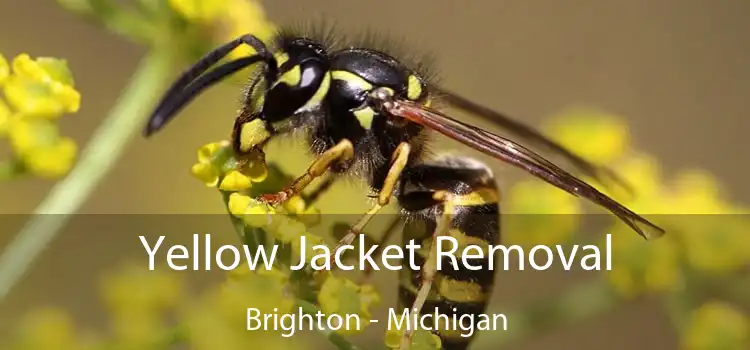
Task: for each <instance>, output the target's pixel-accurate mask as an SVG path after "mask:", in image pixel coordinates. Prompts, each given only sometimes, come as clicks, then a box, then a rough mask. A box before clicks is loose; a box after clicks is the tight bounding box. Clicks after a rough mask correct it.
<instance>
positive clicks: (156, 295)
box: [102, 265, 183, 313]
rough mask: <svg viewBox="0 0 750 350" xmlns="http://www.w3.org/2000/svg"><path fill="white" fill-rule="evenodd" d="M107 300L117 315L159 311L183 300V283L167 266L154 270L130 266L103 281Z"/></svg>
mask: <svg viewBox="0 0 750 350" xmlns="http://www.w3.org/2000/svg"><path fill="white" fill-rule="evenodd" d="M102 291H103V295H104V300H105V301H106V303H107V305H108V307H109V308H110V309H112V310H114V311H115V312H116V313H124V312H130V313H133V312H137V311H144V312H153V313H156V312H159V311H161V310H166V309H169V308H172V307H174V306H176V305H177V304H178V303H179V302H180V301H182V300H183V289H182V282H181V280H179V279H178V278H177V276H176V275H175V274H174V273H173V272H172V271H171V270H170V269H169V268H168V267H166V266H156V267H155V269H154V271H149V270H148V269H146V268H145V267H142V266H136V265H126V266H125V267H123V268H120V269H119V270H117V271H116V273H113V274H110V275H107V276H105V278H104V279H103V280H102Z"/></svg>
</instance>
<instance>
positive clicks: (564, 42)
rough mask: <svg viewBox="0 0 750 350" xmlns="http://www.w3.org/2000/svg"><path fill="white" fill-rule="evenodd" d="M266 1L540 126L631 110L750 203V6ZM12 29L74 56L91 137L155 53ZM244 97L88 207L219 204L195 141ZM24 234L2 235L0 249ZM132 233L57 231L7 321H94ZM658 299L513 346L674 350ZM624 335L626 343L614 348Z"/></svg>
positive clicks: (219, 129)
mask: <svg viewBox="0 0 750 350" xmlns="http://www.w3.org/2000/svg"><path fill="white" fill-rule="evenodd" d="M264 5H265V7H266V9H267V11H268V14H269V16H270V17H271V19H272V20H274V21H275V22H276V23H287V22H290V21H295V20H301V19H304V18H307V17H309V16H310V15H311V14H313V15H318V16H320V15H324V16H326V17H329V18H332V19H334V20H335V21H336V22H337V23H338V24H339V25H340V26H341V28H343V29H344V30H345V31H356V30H361V29H362V28H368V27H369V28H373V29H377V30H380V31H384V32H386V33H390V34H391V35H394V36H405V37H406V38H407V40H408V41H409V42H414V43H419V48H418V49H419V50H425V51H429V52H432V53H434V55H435V56H436V57H437V58H438V60H439V61H438V65H439V72H440V76H441V78H442V81H443V84H444V85H446V86H448V87H450V88H451V89H453V90H455V91H458V92H461V93H462V94H464V95H466V96H469V97H471V98H472V99H474V100H476V101H479V102H482V103H485V104H487V105H489V106H491V107H493V108H496V109H498V110H502V111H504V112H506V113H509V114H511V115H516V116H519V118H524V119H525V120H527V121H528V122H529V123H532V124H533V123H536V122H538V121H541V120H542V119H543V118H544V117H545V116H549V115H551V114H554V113H556V112H559V111H561V110H562V109H564V108H567V107H571V106H578V105H584V106H596V107H599V108H602V109H605V110H607V111H610V112H613V113H615V114H618V115H621V116H623V117H625V118H627V120H628V121H629V123H630V125H631V130H632V134H633V137H634V138H635V143H636V144H637V147H638V148H639V149H641V150H643V151H646V152H648V153H651V154H653V155H655V156H656V157H657V158H658V159H660V160H661V161H662V163H663V165H664V166H665V167H666V168H667V169H668V170H670V171H671V170H678V169H682V168H686V167H701V168H704V169H706V170H708V171H710V172H712V173H714V174H715V175H716V176H717V177H718V178H719V179H720V181H722V183H723V184H724V185H725V186H726V187H725V188H726V193H727V195H729V196H730V198H731V199H733V200H735V201H739V202H745V203H747V202H750V186H748V185H747V184H746V182H747V178H748V176H749V175H750V173H749V172H748V168H749V167H748V162H747V161H746V159H747V155H746V154H745V151H746V147H747V146H748V141H747V135H746V133H747V130H748V129H750V119H749V118H748V116H747V111H748V110H750V99H748V95H749V93H750V69H748V67H747V65H748V62H750V40H748V35H750V22H748V21H747V18H749V17H750V2H748V1H745V0H723V1H708V0H702V1H700V0H681V1H678V0H660V1H647V0H627V1H625V0H618V1H606V2H605V1H596V0H575V1H559V0H538V1H533V2H532V1H523V0H502V1H447V0H441V1H436V0H410V1H397V0H381V1H345V0H318V1H293V0H278V1H265V2H264ZM0 31H1V32H2V33H3V35H2V36H0V52H2V53H3V54H4V55H5V56H6V57H8V58H10V57H13V56H14V55H15V54H18V53H20V52H28V53H30V54H31V55H32V56H55V57H64V58H66V59H67V60H68V61H69V64H70V66H71V69H72V71H73V74H74V77H75V78H76V84H77V87H78V88H79V90H80V91H81V92H82V96H83V101H82V110H81V112H80V113H79V114H77V115H74V116H70V117H65V118H64V120H63V130H64V132H65V133H67V134H68V135H72V136H73V137H75V138H76V139H77V140H79V142H81V144H82V145H83V143H84V142H85V140H87V138H88V137H89V135H90V134H91V132H92V131H93V130H94V128H95V127H96V126H97V125H98V124H99V122H100V121H101V119H102V118H103V116H104V115H105V114H106V112H107V110H108V108H109V107H110V106H112V105H113V103H114V102H115V99H116V97H117V95H118V92H119V90H120V89H121V88H122V87H123V85H124V84H125V82H126V81H127V79H128V78H129V77H130V74H131V72H132V70H133V69H134V67H135V64H136V63H137V61H138V59H139V58H140V57H141V55H142V54H143V49H142V48H140V47H136V46H135V45H132V44H130V43H128V42H125V41H124V40H123V39H121V38H119V37H117V36H115V35H114V34H110V33H108V32H106V31H104V30H102V29H100V28H99V27H97V26H95V25H92V24H89V23H85V22H83V21H81V20H79V19H77V18H76V17H74V16H72V15H71V14H69V13H67V12H66V11H64V10H63V9H61V8H60V7H58V5H57V4H56V3H55V2H54V1H49V0H48V1H41V0H27V1H11V0H6V1H2V2H0ZM238 92H239V91H238V89H237V87H232V86H222V87H219V88H216V89H213V90H211V91H210V92H209V93H208V94H206V96H205V97H203V98H201V99H199V100H198V101H197V102H196V103H194V104H193V105H192V106H191V107H190V108H189V109H188V110H186V112H185V113H184V115H182V116H181V118H180V120H179V122H177V123H175V124H174V125H172V126H171V127H170V128H169V129H170V130H169V131H168V132H165V133H163V134H161V135H160V137H158V138H156V139H154V140H150V141H145V140H142V139H140V138H139V139H137V140H135V141H134V142H133V145H132V147H130V149H129V150H128V151H127V153H126V155H125V157H124V158H123V159H122V161H121V162H120V163H119V164H118V166H117V167H116V168H115V170H114V171H113V172H112V174H111V175H110V176H109V178H108V179H107V180H106V181H105V182H104V183H103V184H102V185H101V186H100V188H99V189H98V191H97V193H96V194H95V195H94V197H93V198H92V199H91V200H90V201H89V202H88V204H87V205H86V206H85V207H84V209H83V212H85V213H95V214H103V213H128V214H132V213H149V214H152V213H206V212H212V213H221V212H222V208H221V205H220V202H219V199H218V196H217V195H216V193H215V191H212V190H206V189H203V188H202V187H201V185H200V184H199V183H197V182H196V181H195V180H194V179H193V178H191V176H190V174H189V173H188V171H187V169H188V167H189V166H190V164H192V162H193V161H194V156H195V155H194V149H196V148H197V147H198V146H199V145H201V144H203V143H205V142H207V141H212V140H219V139H222V138H225V137H226V136H227V134H228V132H229V128H230V126H231V122H232V118H233V113H234V110H235V108H236V101H237V98H238ZM273 154H274V153H273V152H270V157H271V159H272V160H273V158H274V157H273ZM300 154H301V153H300ZM295 157H298V158H294V159H295V160H297V161H296V162H294V164H289V165H288V166H289V169H292V170H296V171H299V170H301V169H303V168H304V167H305V166H306V160H305V158H302V156H299V155H295ZM504 173H506V171H505V170H502V171H501V172H500V174H504ZM517 175H518V173H516V172H515V171H514V172H510V173H509V177H513V176H517ZM503 182H504V183H505V182H506V181H503ZM50 185H51V184H48V183H42V182H40V181H36V180H30V181H19V182H16V183H14V185H2V186H0V212H2V213H18V214H22V213H29V212H31V211H32V210H33V208H34V206H35V205H36V204H37V203H38V202H39V201H40V200H41V198H42V197H43V196H44V194H45V193H46V192H47V190H48V189H49V187H50ZM336 191H339V193H341V192H340V191H346V189H345V188H342V187H339V188H337V189H336ZM360 204H361V205H360ZM356 205H358V206H357V207H352V209H351V210H353V211H357V210H361V209H362V208H364V201H363V202H362V203H355V206H356ZM6 218H7V217H6ZM2 220H6V219H2ZM4 227H5V226H4ZM13 233H14V232H2V235H0V242H7V241H8V240H9V238H10V236H11V235H12V234H13ZM79 238H80V237H79ZM134 240H136V238H135V236H125V235H109V236H108V235H106V234H104V233H103V234H101V235H97V236H94V235H88V236H86V240H85V241H84V240H80V239H78V240H76V239H70V238H65V237H63V238H61V239H58V240H57V241H56V242H55V246H54V247H53V249H52V250H50V253H49V254H48V255H47V256H46V257H45V259H43V260H42V261H41V262H40V263H39V264H38V265H36V267H35V268H34V269H33V270H32V271H31V273H30V275H29V276H27V278H26V279H25V280H24V282H23V283H22V284H21V285H20V286H19V288H18V289H16V290H15V292H14V294H13V295H11V297H10V298H9V299H7V300H6V302H5V304H4V305H2V306H0V325H3V327H5V326H6V325H8V324H12V323H13V320H14V319H15V317H17V316H18V315H19V314H20V313H21V312H23V311H24V310H26V309H28V308H29V307H30V306H33V305H41V304H55V305H65V306H68V307H70V308H72V309H73V310H74V311H75V315H76V316H77V317H79V318H82V319H86V318H87V317H88V316H89V315H95V314H96V310H95V307H94V306H91V305H90V303H88V299H89V298H93V297H94V296H95V295H96V292H95V291H93V290H92V288H93V287H94V283H95V279H94V277H95V276H97V274H98V273H99V272H98V271H100V268H101V266H100V263H99V261H105V260H106V261H109V260H110V258H111V257H112V256H116V255H118V254H119V253H118V249H117V247H118V245H120V244H127V245H132V244H133V241H134ZM104 257H107V258H106V259H104ZM97 259H99V260H97ZM101 259H104V260H101ZM501 281H503V278H501ZM392 282H393V283H395V280H393V281H392ZM513 284H514V285H515V284H520V285H526V286H527V287H530V288H531V287H533V286H536V287H539V286H541V285H543V283H542V282H541V281H534V282H528V281H526V282H525V281H514V282H513ZM537 284H539V285H537ZM513 289H514V286H513V285H505V286H502V287H501V288H500V291H498V295H501V294H502V295H503V298H508V297H511V296H512V295H513V294H518V293H514V292H512V291H511V290H513ZM532 289H534V288H532ZM498 298H500V297H498ZM503 304H512V300H508V299H505V301H504V302H503ZM648 308H649V305H647V304H643V305H636V306H631V307H628V308H626V309H623V310H620V311H619V312H618V313H616V314H613V315H611V316H609V317H607V319H606V320H592V321H587V322H584V323H583V324H582V325H579V326H576V327H572V328H570V329H560V330H558V331H556V332H555V333H554V334H552V335H550V336H546V337H544V338H539V339H534V340H533V341H532V342H531V343H525V344H523V345H520V344H519V345H517V346H516V347H512V348H517V349H522V348H523V349H546V348H550V347H555V348H573V347H574V346H575V347H576V348H579V349H595V348H602V347H605V346H606V347H608V348H622V349H626V348H628V349H629V348H632V347H634V346H638V347H642V348H648V349H665V348H674V347H675V344H674V343H673V341H674V340H673V339H671V338H672V336H671V330H670V329H669V327H668V326H667V325H666V323H665V321H664V320H662V319H661V318H660V316H658V315H657V316H655V315H654V313H651V312H649V311H648ZM510 326H511V327H512V326H513V325H512V320H511V325H510ZM592 335H593V336H592ZM618 339H619V340H621V341H622V342H621V343H622V344H623V345H621V346H612V341H614V340H618Z"/></svg>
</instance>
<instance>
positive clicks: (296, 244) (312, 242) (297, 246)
mask: <svg viewBox="0 0 750 350" xmlns="http://www.w3.org/2000/svg"><path fill="white" fill-rule="evenodd" d="M304 235H305V241H306V242H305V258H306V260H307V261H306V263H310V260H312V257H313V256H315V255H316V254H318V253H320V252H319V251H318V250H315V249H313V247H314V246H316V245H326V242H325V241H324V240H323V237H320V236H318V235H315V234H312V233H304ZM301 244H302V241H301V240H300V239H293V240H292V252H293V253H294V254H295V255H296V256H298V257H299V256H301V255H302V246H301Z"/></svg>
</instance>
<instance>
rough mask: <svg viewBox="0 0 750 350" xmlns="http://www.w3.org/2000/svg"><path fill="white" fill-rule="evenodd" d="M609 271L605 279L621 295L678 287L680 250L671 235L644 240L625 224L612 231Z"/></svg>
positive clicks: (630, 295) (632, 295)
mask: <svg viewBox="0 0 750 350" xmlns="http://www.w3.org/2000/svg"><path fill="white" fill-rule="evenodd" d="M611 238H612V256H611V259H612V270H611V271H607V280H608V281H609V282H610V283H611V284H612V286H613V287H614V288H615V290H617V291H618V292H619V293H620V294H621V295H623V296H624V297H628V298H631V297H636V296H638V295H641V294H643V293H651V292H664V291H669V290H674V289H675V288H679V287H680V286H681V283H682V275H681V270H680V266H679V251H678V248H677V246H676V245H675V242H674V240H673V238H672V237H669V236H665V237H662V238H661V239H658V240H652V241H646V240H644V239H643V238H641V237H640V236H638V235H636V234H633V232H632V231H631V230H630V229H629V228H628V227H626V226H625V225H621V224H618V225H616V226H615V229H614V231H613V232H612V236H611Z"/></svg>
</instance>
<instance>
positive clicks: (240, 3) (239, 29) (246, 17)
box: [221, 0, 276, 58]
mask: <svg viewBox="0 0 750 350" xmlns="http://www.w3.org/2000/svg"><path fill="white" fill-rule="evenodd" d="M226 4H227V7H226V9H227V11H226V13H225V15H224V16H225V17H224V19H223V21H222V25H223V31H222V33H221V36H222V37H223V39H222V41H225V40H226V38H231V39H234V38H237V37H239V36H241V35H244V34H247V33H251V34H253V35H255V36H257V37H258V38H259V39H260V40H261V41H263V42H264V43H266V44H270V41H271V38H272V37H273V36H274V34H275V33H276V26H274V25H273V23H271V22H270V21H269V20H268V19H267V18H266V12H265V10H264V9H263V6H262V5H261V4H260V1H257V0H250V1H247V0H227V1H226ZM253 53H254V52H253V49H251V48H250V47H248V46H247V45H241V46H239V47H238V48H236V49H235V50H233V51H232V52H231V53H230V54H229V56H230V58H239V57H244V56H247V55H251V54H253Z"/></svg>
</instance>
